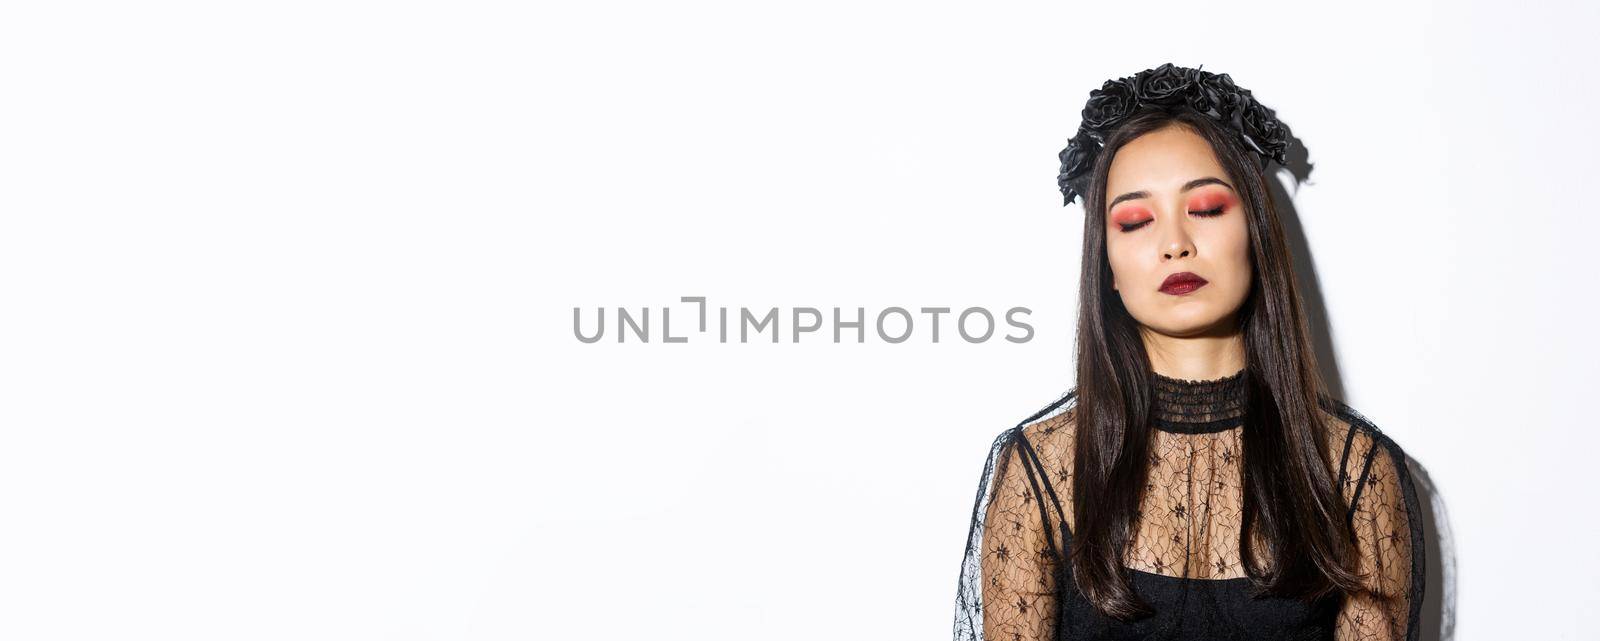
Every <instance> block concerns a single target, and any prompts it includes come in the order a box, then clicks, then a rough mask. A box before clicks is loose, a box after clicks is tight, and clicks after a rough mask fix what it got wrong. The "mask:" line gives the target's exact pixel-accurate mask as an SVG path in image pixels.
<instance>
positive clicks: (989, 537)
mask: <svg viewBox="0 0 1600 641" xmlns="http://www.w3.org/2000/svg"><path fill="white" fill-rule="evenodd" d="M1247 375H1248V372H1247V370H1240V371H1239V372H1236V373H1234V374H1232V375H1229V376H1225V377H1221V378H1216V379H1209V380H1187V379H1179V378H1170V377H1166V376H1162V375H1160V374H1152V375H1151V379H1150V382H1151V390H1152V392H1153V399H1152V403H1151V413H1150V423H1151V424H1150V429H1151V430H1152V431H1151V433H1150V434H1151V437H1150V468H1149V471H1148V481H1147V485H1146V490H1145V493H1144V498H1143V499H1142V502H1141V506H1140V512H1139V524H1138V527H1137V530H1138V532H1137V533H1136V534H1135V535H1134V536H1133V537H1132V538H1131V539H1130V540H1129V542H1128V545H1127V546H1126V551H1125V563H1124V565H1125V567H1126V570H1127V576H1128V578H1129V582H1130V585H1131V587H1132V588H1133V590H1134V592H1135V593H1136V594H1137V595H1138V596H1139V597H1140V598H1142V599H1143V600H1144V601H1145V602H1146V603H1148V604H1149V605H1150V606H1152V607H1153V609H1154V610H1155V614H1153V615H1150V616H1147V617H1144V618H1141V619H1137V620H1132V621H1121V620H1117V619H1114V618H1111V617H1107V616H1105V615H1103V614H1102V613H1101V612H1100V611H1099V610H1097V609H1095V608H1094V607H1093V605H1092V604H1091V603H1090V602H1089V601H1088V599H1086V598H1084V596H1083V594H1082V593H1081V592H1080V591H1079V590H1078V588H1077V586H1076V584H1075V582H1074V581H1073V577H1072V571H1071V567H1070V564H1068V563H1065V562H1063V561H1062V559H1065V558H1066V556H1065V555H1066V554H1067V553H1069V552H1070V550H1071V549H1072V546H1073V544H1074V541H1073V534H1072V526H1071V523H1073V514H1074V513H1075V509H1074V506H1073V505H1072V504H1071V502H1072V478H1071V477H1072V472H1073V469H1072V454H1073V452H1074V451H1075V450H1074V442H1075V438H1076V421H1075V419H1076V403H1075V402H1074V401H1075V399H1076V393H1075V390H1073V391H1069V392H1068V393H1067V394H1066V395H1065V396H1063V397H1062V399H1061V400H1058V401H1056V402H1055V403H1053V404H1051V406H1049V407H1047V408H1045V409H1044V410H1041V411H1040V412H1037V413H1035V414H1034V415H1033V416H1031V417H1030V418H1029V419H1027V420H1024V421H1023V422H1022V424H1019V425H1018V426H1017V427H1015V428H1012V429H1010V430H1007V431H1006V432H1004V433H1002V434H1001V435H1000V436H999V437H998V438H997V439H996V440H995V444H994V445H993V446H992V448H991V451H990V457H989V460H988V461H987V462H986V465H985V469H984V475H983V477H982V478H983V483H982V485H981V486H980V492H979V496H978V502H977V504H976V505H975V506H974V510H973V524H972V530H971V531H970V532H969V536H968V548H967V554H966V558H965V559H964V562H963V566H962V579H961V589H960V591H959V592H958V594H957V606H958V607H957V617H956V626H955V628H956V629H955V633H956V634H955V638H956V639H957V640H958V641H1053V640H1064V639H1180V640H1181V639H1328V640H1332V639H1379V640H1389V641H1400V640H1402V639H1404V640H1408V641H1409V639H1413V638H1414V636H1415V634H1416V628H1417V615H1418V613H1419V609H1418V607H1417V606H1418V605H1419V604H1420V603H1419V601H1420V595H1421V593H1422V561H1421V555H1420V554H1412V553H1411V550H1413V549H1416V550H1420V549H1422V548H1421V524H1420V519H1414V518H1411V515H1412V514H1414V513H1416V510H1417V507H1416V499H1415V494H1414V490H1413V489H1412V487H1411V483H1410V479H1409V477H1408V476H1406V474H1405V468H1404V465H1403V461H1404V454H1403V453H1402V452H1400V450H1399V448H1398V446H1396V445H1394V443H1393V441H1391V440H1389V439H1388V438H1387V437H1386V436H1384V435H1382V433H1381V432H1379V431H1378V430H1377V428H1376V427H1375V426H1372V425H1371V423H1370V422H1368V421H1366V420H1365V419H1364V418H1362V417H1360V415H1359V414H1356V413H1355V412H1354V410H1350V409H1349V408H1348V406H1344V405H1343V404H1342V403H1338V402H1336V401H1331V400H1327V401H1326V405H1325V407H1324V408H1323V410H1324V418H1325V419H1326V420H1327V425H1326V428H1327V430H1328V432H1327V441H1328V443H1329V445H1330V448H1331V449H1332V452H1331V453H1330V455H1329V456H1330V458H1329V460H1328V464H1329V466H1330V471H1331V472H1333V473H1334V474H1335V475H1336V476H1337V477H1338V480H1337V483H1338V486H1339V488H1340V489H1341V490H1342V491H1343V493H1344V495H1345V497H1346V500H1347V501H1349V503H1350V514H1349V516H1350V519H1351V524H1352V525H1353V526H1354V529H1355V531H1356V533H1357V538H1358V541H1359V543H1360V545H1359V547H1360V551H1361V553H1362V561H1363V562H1362V567H1363V568H1366V569H1369V570H1371V574H1370V575H1369V576H1370V577H1371V578H1370V586H1371V588H1372V592H1373V594H1372V595H1370V596H1368V595H1362V596H1360V597H1358V598H1355V599H1351V598H1348V597H1346V596H1345V595H1344V594H1342V593H1338V592H1335V593H1334V594H1332V595H1330V596H1328V597H1325V598H1323V599H1321V600H1319V601H1316V602H1310V603H1307V602H1304V601H1300V600H1297V599H1288V598H1280V597H1265V596H1256V595H1255V594H1254V592H1255V586H1254V585H1253V583H1252V581H1251V580H1250V579H1249V578H1248V577H1247V576H1245V572H1244V567H1243V564H1242V563H1241V561H1240V554H1241V553H1240V550H1239V539H1240V523H1239V522H1240V517H1241V514H1242V501H1243V484H1242V481H1241V478H1242V476H1241V473H1242V468H1243V443H1242V433H1243V425H1244V414H1245V411H1246V402H1245V393H1246V387H1245V386H1246V382H1247V381H1246V378H1245V377H1246V376H1247ZM1089 509H1092V506H1089ZM1380 597H1382V598H1380Z"/></svg>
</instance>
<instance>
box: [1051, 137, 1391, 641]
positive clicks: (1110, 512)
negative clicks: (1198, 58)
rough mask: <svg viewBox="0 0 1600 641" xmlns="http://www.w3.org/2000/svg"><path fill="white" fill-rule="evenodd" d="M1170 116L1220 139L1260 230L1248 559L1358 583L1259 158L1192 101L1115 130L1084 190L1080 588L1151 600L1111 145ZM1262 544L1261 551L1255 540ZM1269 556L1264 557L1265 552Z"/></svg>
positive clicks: (1256, 576)
mask: <svg viewBox="0 0 1600 641" xmlns="http://www.w3.org/2000/svg"><path fill="white" fill-rule="evenodd" d="M1167 126H1180V127H1186V128H1188V129H1189V130H1191V131H1193V132H1195V133H1196V134H1198V135H1200V136H1201V137H1202V138H1204V139H1205V140H1206V141H1207V142H1208V143H1210V146H1211V149H1212V151H1213V152H1214V153H1215V155H1216V158H1217V160H1218V161H1219V162H1220V163H1221V165H1222V167H1223V169H1224V170H1225V171H1226V172H1227V173H1228V177H1229V178H1230V179H1232V183H1233V185H1235V188H1236V191H1237V195H1238V197H1239V199H1240V200H1241V201H1242V205H1243V209H1244V212H1245V216H1246V220H1247V225H1248V228H1249V235H1250V253H1251V279H1252V285H1251V287H1250V293H1249V295H1248V296H1247V298H1246V299H1245V301H1244V304H1243V305H1241V306H1240V308H1239V310H1238V312H1237V314H1236V315H1235V321H1236V322H1237V325H1238V330H1239V331H1240V332H1241V334H1242V336H1243V342H1244V350H1245V369H1246V372H1245V376H1244V379H1245V388H1246V394H1247V398H1246V406H1245V413H1244V419H1243V420H1244V425H1243V434H1242V439H1243V443H1244V463H1243V472H1242V474H1243V479H1242V480H1243V484H1244V497H1243V501H1244V513H1243V520H1242V523H1241V534H1240V543H1239V547H1240V549H1239V558H1240V559H1241V560H1242V562H1243V563H1244V568H1245V573H1246V575H1247V576H1248V577H1250V578H1251V580H1252V584H1253V585H1254V586H1255V588H1256V589H1257V593H1258V594H1263V595H1275V596H1285V597H1294V598H1301V599H1306V600H1314V599H1318V598H1321V597H1323V596H1326V595H1328V594H1329V593H1331V592H1332V591H1334V590H1341V591H1344V592H1347V593H1349V592H1353V591H1355V590H1358V589H1360V583H1359V577H1358V574H1357V573H1356V571H1355V570H1354V569H1353V564H1354V559H1355V556H1356V539H1355V533H1354V532H1353V531H1352V529H1351V527H1350V525H1349V524H1348V523H1347V522H1346V521H1345V519H1344V518H1343V515H1344V514H1345V512H1346V511H1347V509H1348V506H1347V505H1346V501H1345V500H1344V497H1343V496H1342V495H1341V494H1340V492H1339V491H1338V490H1337V488H1336V487H1335V480H1334V475H1333V472H1332V471H1331V470H1329V469H1328V464H1327V460H1328V459H1327V456H1326V453H1327V451H1328V448H1329V444H1328V443H1327V438H1326V431H1325V430H1324V429H1322V424H1321V423H1320V420H1321V419H1320V417H1319V414H1318V409H1319V404H1320V403H1319V402H1320V399H1321V398H1322V397H1323V396H1324V395H1325V393H1326V392H1325V389H1324V387H1323V383H1322V379H1321V377H1320V375H1319V374H1318V369H1317V366H1316V355H1315V352H1314V350H1313V349H1312V347H1311V345H1312V343H1311V340H1310V332H1309V330H1308V328H1307V322H1306V314H1305V311H1304V303H1303V302H1302V301H1301V298H1300V294H1299V292H1298V291H1297V289H1296V285H1295V277H1294V269H1293V262H1292V257H1291V252H1290V250H1289V247H1288V246H1287V243H1286V240H1285V234H1284V231H1283V226H1282V222H1281V221H1280V220H1279V216H1278V211H1277V208H1276V206H1275V204H1274V201H1273V199H1272V195H1271V193H1270V192H1269V191H1268V190H1267V183H1266V175H1265V174H1264V171H1263V167H1262V165H1261V163H1260V161H1259V160H1257V158H1256V157H1255V156H1253V155H1252V154H1251V153H1250V152H1248V151H1246V149H1245V148H1244V147H1243V146H1242V145H1241V143H1239V142H1238V141H1237V140H1236V139H1235V137H1234V136H1233V135H1232V134H1231V133H1229V132H1227V131H1226V130H1224V129H1222V128H1221V127H1220V126H1219V125H1218V124H1217V123H1216V122H1215V121H1213V120H1211V119H1210V118H1207V117H1206V116H1204V115H1202V114H1200V113H1198V112H1195V111H1193V110H1191V109H1188V108H1186V107H1180V108H1177V109H1154V110H1147V111H1142V112H1139V113H1136V114H1134V115H1132V116H1130V117H1129V119H1128V120H1127V121H1125V122H1124V124H1122V125H1121V126H1120V127H1119V128H1118V129H1116V130H1115V131H1113V132H1111V133H1110V134H1109V135H1108V136H1107V137H1106V141H1105V147H1104V150H1103V151H1101V153H1100V154H1099V156H1098V157H1097V158H1096V160H1095V166H1094V172H1093V176H1092V178H1091V182H1090V189H1089V190H1088V193H1087V194H1085V200H1084V211H1085V213H1086V216H1085V218H1084V227H1083V230H1084V233H1083V270H1082V277H1083V282H1082V285H1081V287H1080V289H1079V292H1080V294H1079V306H1078V333H1077V343H1076V349H1077V353H1078V358H1077V380H1078V383H1077V394H1078V409H1077V412H1078V419H1077V423H1078V427H1077V430H1078V438H1077V451H1076V453H1075V456H1074V463H1073V474H1074V479H1075V482H1074V484H1073V490H1072V497H1073V502H1074V504H1075V505H1080V506H1084V508H1085V509H1080V510H1077V511H1076V513H1075V519H1076V521H1077V523H1076V526H1075V527H1074V533H1073V541H1074V546H1073V548H1072V550H1071V555H1070V556H1071V558H1070V560H1069V562H1070V563H1071V565H1072V569H1073V572H1072V576H1073V577H1074V580H1075V581H1076V582H1077V584H1078V588H1079V590H1080V591H1081V592H1082V593H1083V594H1084V596H1085V597H1087V598H1088V599H1089V601H1090V602H1092V603H1093V604H1094V606H1095V607H1096V608H1097V609H1099V610H1100V611H1101V612H1102V613H1104V614H1106V615H1107V616H1112V617H1116V618H1119V619H1130V618H1136V617H1139V616H1143V615H1145V614H1148V613H1150V612H1151V611H1152V609H1151V607H1150V605H1149V604H1148V603H1146V602H1144V601H1143V600H1142V599H1140V598H1139V597H1138V596H1137V595H1136V594H1135V593H1134V592H1133V590H1132V588H1131V585H1130V579H1129V575H1128V574H1127V572H1126V571H1125V569H1126V568H1124V566H1123V563H1122V558H1123V551H1124V550H1123V548H1124V547H1125V545H1126V542H1127V541H1128V540H1129V539H1130V538H1131V536H1132V534H1133V533H1134V532H1135V528H1136V526H1137V523H1136V522H1135V519H1136V515H1135V512H1136V511H1137V510H1138V509H1139V506H1140V502H1141V500H1142V496H1143V489H1144V487H1145V483H1146V479H1147V476H1148V474H1149V468H1148V466H1147V465H1146V463H1147V462H1148V461H1149V448H1150V440H1151V434H1150V429H1149V428H1148V427H1147V426H1149V425H1150V424H1151V416H1150V411H1151V408H1152V405H1151V404H1152V399H1153V392H1152V390H1151V381H1150V378H1149V374H1150V373H1151V372H1152V369H1151V365H1150V361H1149V356H1148V355H1147V354H1146V352H1145V347H1144V343H1143V341H1142V339H1141V338H1140V334H1139V329H1140V328H1139V323H1138V321H1136V320H1135V319H1134V318H1133V317H1132V316H1130V315H1129V313H1128V311H1127V309H1126V308H1125V307H1123V305H1122V300H1121V297H1120V296H1118V295H1117V293H1116V292H1115V291H1113V290H1112V289H1111V266H1110V263H1109V262H1108V260H1107V257H1106V231H1105V230H1106V223H1105V216H1106V211H1105V202H1106V187H1107V174H1108V173H1109V171H1110V167H1111V160H1112V157H1113V156H1115V154H1116V152H1117V150H1118V149H1119V148H1121V147H1122V146H1123V145H1125V144H1127V143H1128V142H1129V141H1131V140H1133V139H1135V138H1137V137H1139V136H1141V135H1143V134H1146V133H1149V132H1151V131H1155V130H1157V129H1161V128H1163V127H1167ZM1258 543H1259V544H1260V545H1261V546H1263V549H1261V550H1258V551H1255V552H1254V553H1253V552H1252V548H1253V547H1254V546H1255V545H1257V544H1258ZM1258 561H1259V563H1258Z"/></svg>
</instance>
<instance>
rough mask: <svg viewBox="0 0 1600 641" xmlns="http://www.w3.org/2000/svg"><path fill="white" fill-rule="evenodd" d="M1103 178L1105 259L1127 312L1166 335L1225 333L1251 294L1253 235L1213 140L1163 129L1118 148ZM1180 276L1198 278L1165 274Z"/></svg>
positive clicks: (1179, 128)
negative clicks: (1188, 279) (1213, 148)
mask: <svg viewBox="0 0 1600 641" xmlns="http://www.w3.org/2000/svg"><path fill="white" fill-rule="evenodd" d="M1107 180H1108V182H1107V186H1106V199H1107V200H1106V202H1107V203H1108V204H1109V206H1108V207H1107V209H1106V231H1105V233H1106V256H1107V258H1108V260H1109V262H1110V263H1111V274H1112V287H1113V288H1115V289H1116V290H1117V293H1118V294H1119V295H1121V297H1122V304H1123V306H1124V307H1126V308H1127V309H1128V313H1129V314H1131V315H1132V316H1133V317H1134V319H1135V320H1137V321H1139V323H1140V324H1142V325H1144V326H1145V327H1147V328H1149V329H1151V330H1154V331H1156V332H1159V333H1161V334H1165V335H1168V336H1194V335H1199V334H1207V333H1214V332H1216V331H1219V330H1227V329H1231V325H1232V322H1233V320H1234V312H1236V311H1238V309H1239V307H1240V306H1241V305H1243V304H1244V299H1245V298H1246V297H1247V296H1248V295H1249V293H1250V287H1251V282H1250V280H1251V277H1250V236H1249V230H1248V228H1247V227H1246V224H1245V211H1244V207H1243V206H1242V204H1241V203H1240V201H1239V196H1238V194H1237V193H1236V192H1235V191H1234V189H1233V185H1232V184H1231V181H1230V179H1229V178H1228V174H1227V172H1225V171H1223V169H1222V165H1221V164H1220V163H1218V162H1217V159H1216V156H1215V155H1214V154H1213V153H1212V152H1211V146H1210V145H1208V144H1207V143H1206V141H1205V139H1204V138H1201V137H1200V136H1199V135H1198V134H1195V133H1194V132H1192V131H1190V130H1188V129H1186V128H1184V127H1182V126H1180V125H1170V126H1167V127H1164V128H1162V129H1158V130H1156V131H1152V132H1150V133H1147V134H1144V135H1142V136H1140V137H1138V138H1135V139H1134V140H1132V141H1130V142H1129V143H1128V144H1126V145H1124V146H1123V147H1122V148H1121V149H1120V150H1118V151H1117V155H1116V156H1115V157H1113V158H1112V160H1111V171H1110V174H1109V175H1108V176H1107ZM1185 272H1187V273H1189V274H1193V275H1194V276H1198V277H1199V279H1200V280H1198V281H1193V282H1191V283H1189V284H1188V285H1184V284H1183V283H1181V282H1176V281H1169V280H1168V278H1169V277H1171V276H1173V275H1175V274H1183V273H1185ZM1202 282H1203V284H1200V286H1199V287H1198V288H1195V287H1194V286H1193V285H1194V284H1196V283H1202ZM1163 284H1166V285H1167V287H1166V288H1163Z"/></svg>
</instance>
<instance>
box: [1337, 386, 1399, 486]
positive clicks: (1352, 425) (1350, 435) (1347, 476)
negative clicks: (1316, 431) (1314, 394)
mask: <svg viewBox="0 0 1600 641" xmlns="http://www.w3.org/2000/svg"><path fill="white" fill-rule="evenodd" d="M1321 402H1322V408H1321V412H1320V414H1321V417H1322V419H1323V427H1324V429H1325V430H1326V434H1327V437H1328V452H1327V453H1328V456H1329V464H1330V469H1332V470H1333V471H1334V473H1335V474H1337V475H1338V482H1339V487H1340V489H1341V490H1343V491H1344V493H1345V498H1346V499H1347V500H1352V501H1353V500H1354V499H1356V498H1359V497H1360V495H1361V493H1362V492H1361V490H1362V489H1363V488H1364V487H1365V486H1368V485H1372V484H1376V483H1378V482H1380V481H1387V480H1404V479H1405V477H1407V476H1408V475H1407V472H1406V454H1405V451H1404V450H1402V449H1401V448H1400V445H1399V444H1398V443H1396V442H1395V441H1394V439H1393V438H1390V437H1389V435H1388V434H1385V433H1384V432H1383V430H1382V429H1379V428H1378V426H1377V425H1376V424H1375V423H1373V422H1372V421H1371V420H1369V419H1368V418H1367V417H1366V416H1363V415H1362V414H1361V413H1360V412H1357V411H1356V410H1355V409H1354V408H1351V407H1350V406H1349V405H1347V404H1345V403H1344V402H1343V401H1340V400H1338V399H1334V398H1330V397H1326V396H1324V397H1323V398H1322V401H1321Z"/></svg>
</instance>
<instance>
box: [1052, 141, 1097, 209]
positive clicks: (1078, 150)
mask: <svg viewBox="0 0 1600 641" xmlns="http://www.w3.org/2000/svg"><path fill="white" fill-rule="evenodd" d="M1099 153H1100V143H1098V142H1095V140H1094V138H1092V137H1090V136H1089V131H1088V128H1086V127H1079V128H1078V135H1076V136H1073V137H1072V140H1071V141H1068V142H1067V147H1066V148H1065V149H1062V150H1061V153H1060V154H1058V155H1057V157H1059V158H1060V159H1061V173H1060V174H1058V175H1057V176H1056V184H1057V185H1058V186H1059V187H1060V188H1061V195H1063V196H1065V197H1066V202H1063V203H1061V205H1062V206H1063V207H1064V206H1066V205H1068V204H1071V203H1072V199H1073V198H1075V197H1076V196H1077V195H1078V194H1081V193H1083V190H1084V189H1085V185H1084V179H1085V178H1087V177H1088V176H1089V172H1090V170H1092V169H1094V159H1095V156H1097V155H1099Z"/></svg>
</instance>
